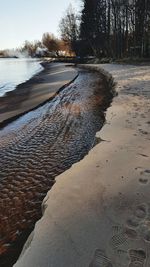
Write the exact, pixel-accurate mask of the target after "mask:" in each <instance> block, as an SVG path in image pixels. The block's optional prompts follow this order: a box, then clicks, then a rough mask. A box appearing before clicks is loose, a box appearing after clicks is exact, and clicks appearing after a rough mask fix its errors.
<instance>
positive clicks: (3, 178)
mask: <svg viewBox="0 0 150 267" xmlns="http://www.w3.org/2000/svg"><path fill="white" fill-rule="evenodd" d="M111 100H112V93H111V92H110V90H109V88H108V85H107V83H106V82H105V80H104V78H103V76H101V75H99V74H98V73H95V72H93V73H89V72H87V71H80V75H79V77H78V78H77V79H76V80H75V81H74V82H73V83H71V84H70V85H69V86H67V87H66V88H64V89H63V90H62V91H61V92H59V94H57V96H55V97H54V98H53V99H52V100H51V101H48V102H47V103H46V104H44V105H43V106H41V107H39V108H38V109H35V110H34V111H32V112H29V113H28V114H26V115H24V116H22V117H21V118H19V119H17V120H16V121H14V122H13V123H11V124H9V125H8V126H7V127H5V128H4V129H2V130H1V131H0V139H1V143H0V169H1V172H0V190H1V193H0V196H1V197H0V210H1V217H0V219H1V220H0V229H1V231H0V234H1V242H0V252H1V255H2V256H1V259H0V266H5V267H6V266H7V267H9V266H12V262H15V260H16V259H17V256H18V253H19V252H20V249H21V244H22V242H23V240H24V239H25V237H26V234H27V233H28V232H29V231H31V230H32V229H33V227H34V223H35V222H36V221H37V220H38V219H39V218H40V216H41V203H42V200H43V198H44V197H45V195H46V193H47V192H48V190H49V189H50V188H51V187H52V186H53V184H54V183H55V177H56V176H57V175H59V174H60V173H62V172H63V171H65V170H67V169H68V168H70V167H71V165H72V164H73V163H75V162H78V161H80V160H81V159H82V158H83V157H84V156H85V155H86V154H87V153H88V152H89V150H90V149H91V148H92V147H93V146H94V145H95V143H96V141H97V140H96V139H95V134H96V132H97V131H98V130H100V128H101V127H102V126H103V124H104V122H105V115H104V112H105V110H106V109H107V107H108V106H109V105H110V102H111ZM99 141H100V140H99ZM6 207H7V208H6ZM22 234H23V239H22ZM20 237H21V239H20ZM16 240H18V242H19V243H16V244H14V241H16ZM20 241H21V243H20ZM19 245H20V248H19ZM12 255H13V256H12Z"/></svg>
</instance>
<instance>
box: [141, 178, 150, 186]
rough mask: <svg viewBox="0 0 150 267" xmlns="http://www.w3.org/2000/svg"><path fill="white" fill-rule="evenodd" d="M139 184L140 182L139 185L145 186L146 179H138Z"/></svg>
mask: <svg viewBox="0 0 150 267" xmlns="http://www.w3.org/2000/svg"><path fill="white" fill-rule="evenodd" d="M139 182H140V184H143V185H145V184H147V183H148V179H147V178H140V179H139Z"/></svg>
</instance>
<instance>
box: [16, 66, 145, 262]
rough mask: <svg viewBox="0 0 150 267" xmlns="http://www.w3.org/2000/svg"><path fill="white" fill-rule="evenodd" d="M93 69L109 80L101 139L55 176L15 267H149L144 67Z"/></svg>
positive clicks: (98, 134) (99, 133) (101, 67)
mask: <svg viewBox="0 0 150 267" xmlns="http://www.w3.org/2000/svg"><path fill="white" fill-rule="evenodd" d="M90 67H92V69H93V66H90ZM94 68H99V69H100V71H101V70H102V69H104V70H105V71H107V72H109V73H111V74H112V75H113V76H114V78H115V81H116V82H117V86H116V90H117V92H118V96H117V97H116V98H115V99H114V101H113V103H112V106H111V107H110V108H109V109H108V111H107V114H106V119H107V123H106V124H105V126H104V127H103V128H102V130H101V131H100V132H98V133H97V138H101V139H102V140H103V142H101V143H100V144H98V145H97V146H96V147H94V148H93V149H92V150H91V151H90V153H89V154H88V155H87V156H86V157H85V158H84V159H83V160H82V161H80V162H79V163H77V164H74V165H73V166H72V167H71V169H69V170H68V171H66V172H65V173H63V174H62V175H60V176H58V177H57V178H56V183H55V185H54V186H53V188H52V190H51V191H49V193H48V194H47V196H46V198H45V200H44V201H43V213H44V215H43V217H42V219H41V220H40V221H39V222H38V223H37V224H36V227H35V229H34V232H33V234H32V238H30V240H28V243H27V244H26V247H25V248H24V251H23V252H22V255H21V257H20V259H19V260H18V263H16V264H15V267H37V266H39V267H47V266H51V267H60V266H61V267H66V266H69V267H85V266H90V267H102V266H107V267H108V266H109V267H135V266H138V267H149V266H150V164H149V158H150V146H149V143H150V128H149V127H150V69H149V67H147V66H138V67H137V66H131V65H130V66H128V65H115V64H104V65H101V66H100V65H95V66H94ZM102 71H103V70H102ZM105 74H106V75H108V73H106V72H105ZM60 203H61V205H60Z"/></svg>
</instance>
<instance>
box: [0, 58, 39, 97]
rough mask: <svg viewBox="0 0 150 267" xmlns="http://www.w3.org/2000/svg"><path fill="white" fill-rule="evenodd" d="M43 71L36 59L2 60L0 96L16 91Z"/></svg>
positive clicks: (0, 64)
mask: <svg viewBox="0 0 150 267" xmlns="http://www.w3.org/2000/svg"><path fill="white" fill-rule="evenodd" d="M42 69H43V67H42V66H41V65H40V62H39V61H37V60H36V59H24V58H21V59H11V58H10V59H9V58H6V59H5V58H4V59H3V58H2V59H0V96H3V95H4V94H5V93H6V92H8V91H12V90H14V89H15V88H16V86H17V85H18V84H21V83H23V82H25V81H27V80H29V79H30V78H31V77H32V76H33V75H35V74H37V73H38V72H40V71H41V70H42Z"/></svg>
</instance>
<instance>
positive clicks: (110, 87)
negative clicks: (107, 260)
mask: <svg viewBox="0 0 150 267" xmlns="http://www.w3.org/2000/svg"><path fill="white" fill-rule="evenodd" d="M77 67H78V68H79V69H81V70H82V69H83V70H87V71H90V72H97V73H99V74H100V75H101V76H102V77H103V81H104V83H105V86H106V91H107V92H111V93H112V95H113V98H114V97H116V96H117V92H116V90H115V87H116V83H115V82H114V78H113V76H112V75H111V74H110V73H109V72H107V71H105V70H104V69H102V68H101V69H100V68H97V67H95V66H88V65H87V66H86V65H84V66H83V65H78V66H77ZM113 98H112V100H111V103H110V106H111V104H112V103H113ZM110 106H109V107H110ZM109 107H107V108H106V110H105V109H104V110H105V111H104V114H105V116H106V113H107V109H108V108H109ZM104 125H105V123H104V124H103V126H102V128H103V127H104ZM102 128H101V129H100V131H101V130H102ZM100 131H98V132H96V134H95V137H96V135H97V134H98V133H99V132H100ZM96 145H98V143H97V144H95V146H96ZM95 146H93V147H92V148H91V149H90V150H89V152H88V153H87V155H88V154H89V153H90V152H91V151H92V150H93V149H94V147H95ZM87 155H85V157H86V156H87ZM85 157H84V158H85ZM84 158H83V159H84ZM83 159H81V160H80V161H78V162H76V163H74V164H73V165H72V166H71V167H70V168H69V169H68V170H71V168H72V167H73V166H74V165H76V166H77V165H78V164H80V162H81V161H83ZM68 170H67V171H68ZM65 172H66V171H65ZM65 172H63V174H65ZM58 176H59V175H58ZM58 176H56V177H55V181H56V183H54V185H53V186H52V187H51V188H50V190H49V191H48V192H47V194H46V196H45V198H44V199H43V202H42V204H41V211H42V217H41V218H40V220H38V221H37V222H36V223H35V226H34V229H33V231H32V232H31V233H30V235H29V236H28V238H27V240H26V242H25V244H24V247H23V249H22V252H21V254H20V256H19V258H18V260H19V259H21V258H22V256H23V255H24V254H25V253H26V251H27V250H28V249H29V248H30V247H31V244H32V242H33V240H34V232H35V229H36V226H37V224H39V223H40V222H41V220H42V218H43V216H44V214H45V211H46V209H47V207H48V205H47V201H48V199H49V194H50V192H51V191H52V190H53V189H54V188H55V186H57V178H58ZM18 260H17V262H18ZM17 262H16V263H17ZM16 263H15V264H16ZM13 266H14V267H15V265H13Z"/></svg>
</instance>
